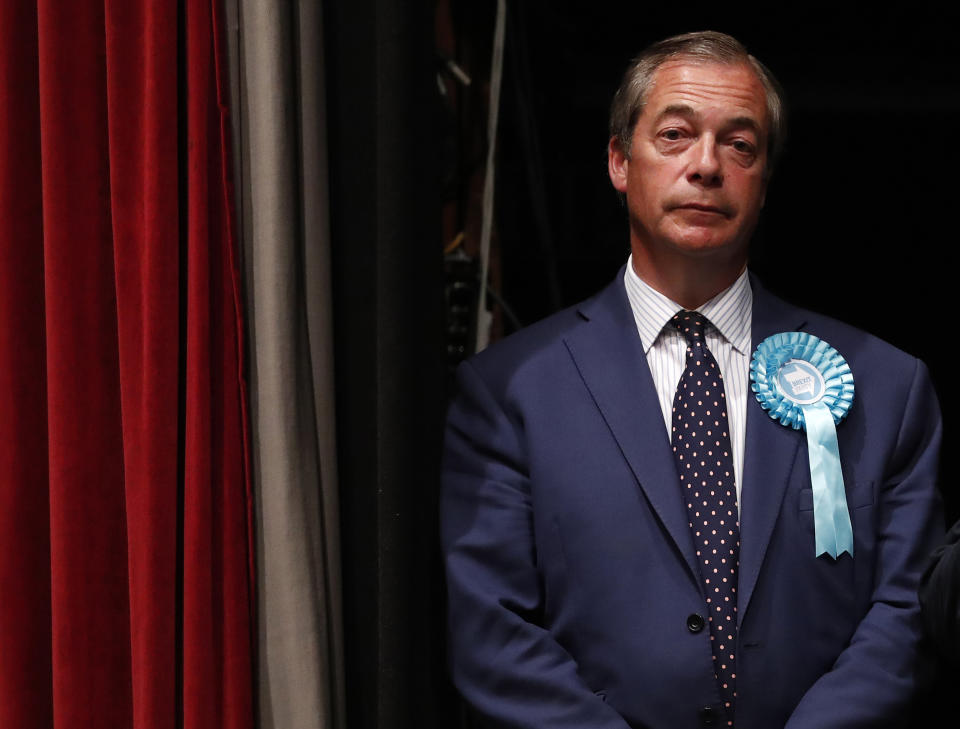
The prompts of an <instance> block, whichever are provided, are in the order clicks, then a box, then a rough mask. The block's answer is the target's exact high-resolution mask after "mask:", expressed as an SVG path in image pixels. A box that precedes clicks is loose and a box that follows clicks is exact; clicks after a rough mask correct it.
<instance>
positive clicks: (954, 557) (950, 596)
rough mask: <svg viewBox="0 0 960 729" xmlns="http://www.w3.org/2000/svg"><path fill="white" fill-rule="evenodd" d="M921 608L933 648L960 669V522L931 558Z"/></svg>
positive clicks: (921, 591)
mask: <svg viewBox="0 0 960 729" xmlns="http://www.w3.org/2000/svg"><path fill="white" fill-rule="evenodd" d="M920 606H921V609H922V612H923V621H924V625H925V627H926V630H927V634H928V635H929V636H930V637H931V638H932V640H933V643H934V645H935V646H936V647H937V649H938V651H939V652H940V654H941V655H942V656H943V657H944V658H946V659H947V660H948V661H949V662H950V663H952V664H953V665H954V666H955V667H960V521H958V522H956V523H955V524H954V525H953V527H952V528H951V529H950V532H949V533H948V534H947V539H946V541H945V542H944V543H943V544H942V545H941V546H940V547H938V548H937V550H936V551H935V552H934V554H933V556H932V559H931V563H930V566H929V568H928V569H927V571H926V573H925V574H924V576H923V580H922V583H921V587H920Z"/></svg>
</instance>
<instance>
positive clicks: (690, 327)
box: [670, 309, 709, 347]
mask: <svg viewBox="0 0 960 729" xmlns="http://www.w3.org/2000/svg"><path fill="white" fill-rule="evenodd" d="M670 323H671V324H672V325H673V326H674V327H676V328H677V331H679V332H680V333H681V334H682V335H683V338H684V339H686V340H687V344H688V345H689V346H691V347H692V346H694V345H696V344H701V345H703V346H704V347H705V346H707V340H706V339H704V334H703V332H704V330H705V329H706V328H707V324H708V323H709V322H708V321H707V317H705V316H704V315H703V314H701V313H700V312H699V311H687V310H686V309H681V310H680V311H678V312H677V313H676V314H674V315H673V318H672V319H671V320H670Z"/></svg>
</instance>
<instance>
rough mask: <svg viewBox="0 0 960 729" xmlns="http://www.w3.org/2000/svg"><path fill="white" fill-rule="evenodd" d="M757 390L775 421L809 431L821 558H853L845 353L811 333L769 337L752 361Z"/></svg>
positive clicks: (850, 396)
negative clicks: (844, 431) (845, 449)
mask: <svg viewBox="0 0 960 729" xmlns="http://www.w3.org/2000/svg"><path fill="white" fill-rule="evenodd" d="M750 380H751V381H752V382H753V384H752V385H751V388H752V389H753V391H754V392H755V393H756V395H757V400H758V401H759V403H760V405H761V407H763V409H764V410H767V411H768V412H769V414H770V417H771V418H773V419H775V420H779V421H780V422H781V423H782V424H783V425H785V426H788V427H790V428H793V429H794V430H806V432H807V453H808V455H809V460H810V481H811V484H812V486H813V523H814V534H815V540H816V556H817V557H819V556H820V555H821V554H824V553H826V554H829V555H830V556H831V557H833V558H834V559H837V558H838V557H839V556H840V555H841V554H843V553H844V552H847V553H848V554H849V555H850V556H851V557H852V556H853V527H852V525H851V524H850V511H849V510H848V508H847V498H846V493H845V491H844V487H843V473H842V472H841V469H840V449H839V447H838V445H837V429H836V426H837V425H839V424H840V422H841V421H842V420H843V419H844V418H845V417H846V416H847V413H848V412H849V411H850V406H851V405H852V404H853V374H852V373H851V372H850V366H849V365H848V364H847V361H846V360H845V359H844V358H843V357H842V356H841V355H840V353H839V352H838V351H837V350H835V349H834V348H833V347H831V346H830V345H829V344H827V343H826V342H825V341H823V340H822V339H819V338H818V337H815V336H813V335H812V334H807V333H805V332H782V333H780V334H774V335H773V336H772V337H767V338H766V339H764V340H763V341H762V342H761V343H760V346H759V347H757V350H756V352H754V353H753V360H752V361H751V362H750Z"/></svg>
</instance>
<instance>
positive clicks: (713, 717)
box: [699, 706, 720, 726]
mask: <svg viewBox="0 0 960 729" xmlns="http://www.w3.org/2000/svg"><path fill="white" fill-rule="evenodd" d="M699 713H700V723H701V724H702V725H703V726H717V725H718V724H719V723H720V714H719V713H718V712H717V710H716V709H714V708H713V707H712V706H704V707H703V708H702V709H700V712H699Z"/></svg>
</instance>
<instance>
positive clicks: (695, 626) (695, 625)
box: [687, 613, 703, 633]
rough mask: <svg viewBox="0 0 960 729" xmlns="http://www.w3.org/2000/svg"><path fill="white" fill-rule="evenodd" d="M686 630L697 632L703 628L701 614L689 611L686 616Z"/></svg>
mask: <svg viewBox="0 0 960 729" xmlns="http://www.w3.org/2000/svg"><path fill="white" fill-rule="evenodd" d="M687 630H689V631H690V632H691V633H699V632H700V631H701V630H703V616H702V615H697V614H696V613H690V614H689V615H688V616H687Z"/></svg>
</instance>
